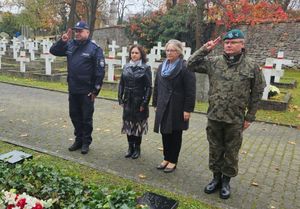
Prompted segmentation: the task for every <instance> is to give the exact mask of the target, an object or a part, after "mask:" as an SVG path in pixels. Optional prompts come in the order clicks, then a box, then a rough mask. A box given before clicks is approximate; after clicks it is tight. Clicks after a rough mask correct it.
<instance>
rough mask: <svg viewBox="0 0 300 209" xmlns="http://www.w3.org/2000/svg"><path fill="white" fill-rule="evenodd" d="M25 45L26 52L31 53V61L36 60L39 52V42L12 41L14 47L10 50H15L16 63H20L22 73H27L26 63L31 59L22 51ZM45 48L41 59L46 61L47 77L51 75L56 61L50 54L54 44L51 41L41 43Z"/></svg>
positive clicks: (45, 40) (29, 40) (46, 40)
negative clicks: (52, 65) (36, 53)
mask: <svg viewBox="0 0 300 209" xmlns="http://www.w3.org/2000/svg"><path fill="white" fill-rule="evenodd" d="M22 45H23V48H24V50H28V52H29V53H30V60H31V61H34V60H35V51H37V50H38V41H36V40H35V41H32V40H31V39H28V40H27V39H26V38H24V40H23V41H22V42H20V41H19V39H17V38H14V39H13V40H12V45H11V46H10V48H12V49H13V57H14V59H16V61H18V62H20V72H25V71H26V65H25V62H29V61H30V60H29V58H27V57H26V52H25V51H20V49H21V47H22ZM41 45H42V47H43V51H42V52H43V53H42V54H41V58H43V59H45V69H46V75H51V71H52V70H51V63H52V62H53V61H54V58H55V57H54V56H53V55H52V54H50V53H49V50H50V47H51V46H52V42H51V41H49V39H44V40H43V41H42V43H41ZM19 51H20V56H19V57H18V53H19Z"/></svg>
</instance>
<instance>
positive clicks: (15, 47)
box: [10, 38, 21, 59]
mask: <svg viewBox="0 0 300 209" xmlns="http://www.w3.org/2000/svg"><path fill="white" fill-rule="evenodd" d="M10 48H11V49H12V50H13V58H14V59H17V57H18V52H19V51H20V48H21V43H20V41H19V39H17V38H13V40H12V45H11V46H10Z"/></svg>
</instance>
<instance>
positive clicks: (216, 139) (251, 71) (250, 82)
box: [188, 46, 265, 177]
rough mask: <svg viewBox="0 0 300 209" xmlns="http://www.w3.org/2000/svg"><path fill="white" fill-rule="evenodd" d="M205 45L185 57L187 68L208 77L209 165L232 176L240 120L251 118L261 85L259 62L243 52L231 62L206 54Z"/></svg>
mask: <svg viewBox="0 0 300 209" xmlns="http://www.w3.org/2000/svg"><path fill="white" fill-rule="evenodd" d="M208 53H209V51H208V50H207V48H206V47H205V46H203V47H201V48H200V49H199V50H198V51H196V52H195V53H194V54H193V55H192V56H191V57H190V59H189V61H188V69H189V70H192V71H195V72H198V73H206V74H208V77H209V92H208V96H209V99H208V102H209V108H208V112H207V117H208V123H207V139H208V141H209V168H210V169H211V170H212V171H213V172H214V173H220V172H221V173H223V174H224V175H226V176H229V177H234V176H236V175H237V173H238V152H239V149H240V147H241V144H242V131H243V124H244V121H245V120H246V121H249V122H252V121H254V120H255V114H256V111H257V109H258V102H259V100H260V98H261V96H262V92H263V90H264V87H265V81H264V77H263V74H262V72H261V71H260V69H259V66H258V65H257V64H255V62H254V60H252V59H250V58H248V57H247V56H246V55H245V54H244V53H242V55H241V56H240V58H239V59H238V60H237V61H236V62H233V63H229V62H228V60H227V59H226V58H225V57H224V56H223V55H222V56H216V57H213V58H207V57H206V55H208Z"/></svg>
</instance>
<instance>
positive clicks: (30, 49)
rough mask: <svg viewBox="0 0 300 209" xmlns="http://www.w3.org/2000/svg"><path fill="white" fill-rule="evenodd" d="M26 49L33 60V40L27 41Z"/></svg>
mask: <svg viewBox="0 0 300 209" xmlns="http://www.w3.org/2000/svg"><path fill="white" fill-rule="evenodd" d="M27 48H28V51H29V53H30V60H35V52H34V50H35V47H34V42H33V41H30V42H28V47H27Z"/></svg>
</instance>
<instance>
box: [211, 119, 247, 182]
mask: <svg viewBox="0 0 300 209" xmlns="http://www.w3.org/2000/svg"><path fill="white" fill-rule="evenodd" d="M206 133H207V140H208V142H209V169H210V170H211V171H212V172H214V173H222V174H224V175H226V176H229V177H234V176H236V175H237V174H238V160H239V150H240V148H241V145H242V141H243V124H230V123H225V122H219V121H214V120H209V119H208V122H207V128H206Z"/></svg>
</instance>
